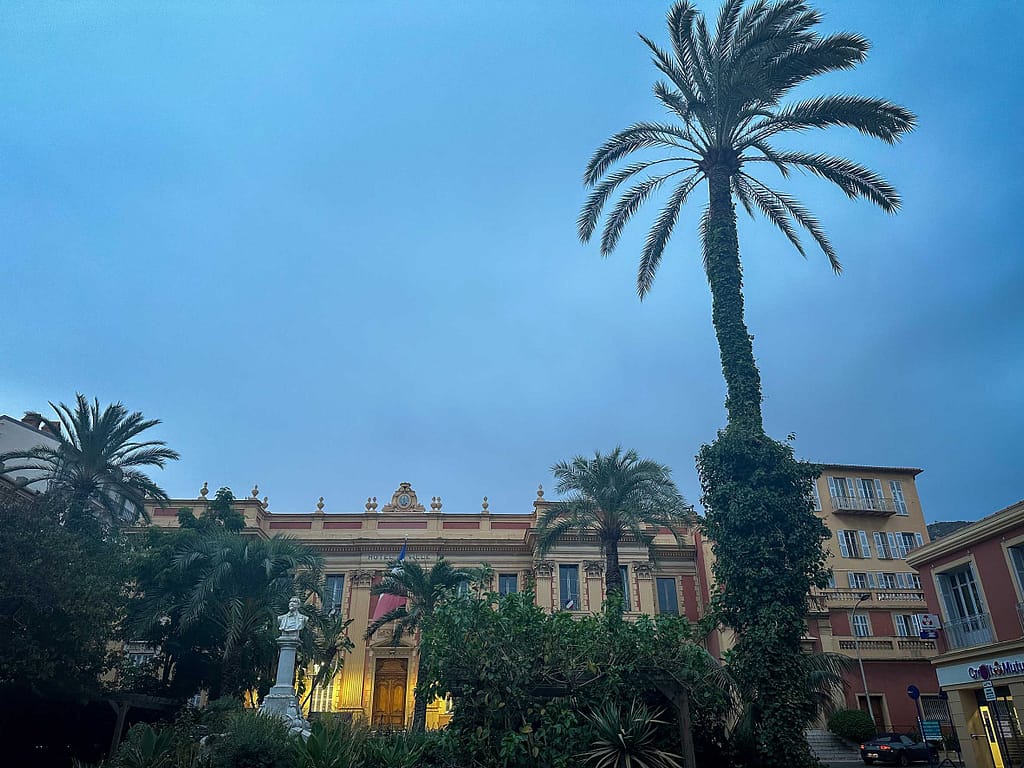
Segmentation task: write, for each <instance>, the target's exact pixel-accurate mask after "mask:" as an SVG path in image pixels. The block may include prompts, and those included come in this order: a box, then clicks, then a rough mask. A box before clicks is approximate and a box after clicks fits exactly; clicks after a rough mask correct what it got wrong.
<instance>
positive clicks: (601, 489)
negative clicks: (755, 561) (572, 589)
mask: <svg viewBox="0 0 1024 768" xmlns="http://www.w3.org/2000/svg"><path fill="white" fill-rule="evenodd" d="M551 473H552V474H553V475H554V476H555V479H556V480H557V481H558V484H557V485H556V486H555V490H556V491H557V492H558V493H559V494H563V495H564V494H568V498H567V499H565V500H564V501H560V502H555V503H553V504H552V505H551V506H549V507H548V508H547V509H545V510H544V512H543V513H542V514H541V516H540V519H539V520H538V521H537V543H538V548H539V550H540V552H541V553H544V552H547V551H549V550H550V549H551V547H553V546H554V545H555V544H556V543H557V542H558V541H559V540H560V539H561V538H562V537H564V536H565V535H566V534H568V533H569V532H570V531H576V530H580V531H587V532H592V533H593V534H595V535H596V536H597V538H598V539H599V540H600V542H601V549H602V551H603V552H604V556H605V576H604V578H605V591H606V593H607V594H608V595H611V594H612V593H618V594H619V595H621V594H622V590H623V584H622V571H621V570H620V567H619V542H621V541H622V539H623V537H624V536H627V535H631V536H632V537H633V538H634V539H635V540H636V541H639V542H647V541H648V539H649V536H648V534H647V533H646V530H645V529H646V528H647V527H648V526H655V527H659V528H667V529H669V530H670V531H671V532H672V535H673V536H675V537H676V540H677V541H679V540H680V532H681V529H682V528H683V527H685V526H686V525H688V524H690V523H692V522H693V520H694V517H693V508H692V507H690V506H689V505H688V504H687V503H686V501H685V500H684V499H683V496H682V494H680V493H679V489H678V488H676V484H675V483H674V482H673V480H672V470H671V469H669V468H668V467H667V466H665V465H664V464H659V463H658V462H656V461H652V460H651V459H641V458H640V455H639V454H638V453H637V452H636V451H633V450H629V451H623V450H622V447H621V446H616V448H615V450H613V451H612V452H611V453H609V454H607V455H602V454H601V453H600V451H597V452H595V453H594V456H593V458H590V459H588V458H586V457H585V456H576V457H575V458H574V459H572V461H560V462H558V463H557V464H555V465H554V466H553V467H552V468H551Z"/></svg>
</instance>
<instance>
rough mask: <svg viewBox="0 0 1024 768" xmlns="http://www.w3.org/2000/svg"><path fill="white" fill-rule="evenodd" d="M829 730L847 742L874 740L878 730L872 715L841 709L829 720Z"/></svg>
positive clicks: (855, 710)
mask: <svg viewBox="0 0 1024 768" xmlns="http://www.w3.org/2000/svg"><path fill="white" fill-rule="evenodd" d="M828 729H829V730H830V731H832V733H834V734H835V735H836V736H838V737H839V738H841V739H846V740H847V741H853V742H861V741H867V740H868V739H871V738H874V736H875V733H876V729H875V724H874V722H872V720H871V717H870V715H868V713H867V712H862V711H861V710H859V709H840V710H837V711H836V712H833V713H832V716H831V717H830V718H829V719H828Z"/></svg>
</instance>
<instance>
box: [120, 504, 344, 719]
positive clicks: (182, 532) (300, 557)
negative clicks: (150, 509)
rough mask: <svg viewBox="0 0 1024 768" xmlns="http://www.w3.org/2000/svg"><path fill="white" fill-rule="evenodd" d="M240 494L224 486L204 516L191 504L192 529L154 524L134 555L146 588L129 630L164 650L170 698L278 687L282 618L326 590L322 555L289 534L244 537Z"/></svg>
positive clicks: (163, 675) (133, 606) (186, 515)
mask: <svg viewBox="0 0 1024 768" xmlns="http://www.w3.org/2000/svg"><path fill="white" fill-rule="evenodd" d="M233 499H234V497H233V495H232V494H231V491H230V490H229V489H227V488H222V489H220V490H219V491H218V492H217V495H216V497H215V498H214V500H213V502H211V505H210V509H208V510H207V511H205V512H204V513H203V514H202V515H201V516H200V517H199V518H196V517H195V516H194V515H193V514H192V513H191V511H188V510H183V511H182V512H180V513H179V519H181V520H182V521H183V527H182V528H180V529H177V530H157V529H150V530H147V531H146V532H145V533H144V534H143V537H141V538H140V541H139V542H138V545H137V546H136V548H135V551H134V553H133V554H134V556H133V560H132V575H133V577H134V580H135V582H136V584H137V585H138V589H137V591H136V594H135V596H134V597H133V599H132V600H131V602H130V604H129V615H130V621H129V624H128V630H129V634H130V635H131V639H145V640H147V641H148V642H149V643H151V644H152V645H153V646H154V647H159V648H160V657H159V664H160V676H159V677H160V680H161V683H162V685H163V686H164V687H165V689H166V693H165V695H172V696H176V697H177V698H179V699H184V698H187V697H188V696H191V695H192V694H194V693H195V692H196V690H198V689H199V688H200V687H205V688H208V689H209V690H210V691H211V695H212V696H214V697H217V696H221V695H235V696H241V695H242V694H243V693H244V692H245V691H249V690H251V689H257V690H260V691H264V690H266V689H268V688H269V686H270V685H271V684H272V683H273V680H272V675H273V668H274V662H275V659H276V658H277V647H276V645H275V638H276V634H277V633H276V626H275V624H274V616H275V615H276V614H277V613H281V612H283V611H284V609H285V606H286V605H287V603H288V600H289V598H290V597H292V596H293V595H298V596H299V597H300V598H301V599H303V600H305V599H306V598H308V597H309V596H310V595H312V594H316V593H318V592H319V591H320V589H321V579H322V563H323V560H322V558H321V557H320V555H318V554H317V553H316V552H315V551H314V550H313V549H311V548H310V547H308V546H306V545H305V544H303V543H301V542H299V541H296V540H295V539H291V538H288V537H284V536H275V537H273V538H271V539H263V538H257V537H254V536H246V535H243V534H241V533H238V532H237V530H235V529H236V528H237V525H238V521H239V518H240V515H239V514H238V513H237V512H235V511H234V510H233V508H232V506H231V502H232V501H233ZM311 612H312V611H311ZM314 625H317V626H319V625H318V624H317V623H316V622H314ZM312 632H313V630H312V628H311V629H308V630H306V634H310V633H312ZM308 641H309V644H310V648H313V647H314V641H313V640H312V639H308ZM335 647H336V648H337V647H338V643H335ZM332 663H334V662H333V660H332Z"/></svg>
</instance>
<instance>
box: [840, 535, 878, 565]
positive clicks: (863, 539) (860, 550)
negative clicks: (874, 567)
mask: <svg viewBox="0 0 1024 768" xmlns="http://www.w3.org/2000/svg"><path fill="white" fill-rule="evenodd" d="M836 536H837V537H838V539H839V553H840V554H841V555H842V556H843V557H853V558H865V557H871V545H870V544H869V543H868V533H867V531H851V530H842V531H836Z"/></svg>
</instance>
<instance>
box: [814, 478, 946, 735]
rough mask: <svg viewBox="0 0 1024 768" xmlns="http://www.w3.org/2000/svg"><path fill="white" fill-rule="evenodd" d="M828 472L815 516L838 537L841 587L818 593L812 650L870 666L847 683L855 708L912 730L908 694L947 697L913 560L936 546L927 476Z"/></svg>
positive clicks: (819, 483) (835, 555) (835, 559)
mask: <svg viewBox="0 0 1024 768" xmlns="http://www.w3.org/2000/svg"><path fill="white" fill-rule="evenodd" d="M821 466H822V473H821V476H820V477H818V478H817V480H816V482H815V485H814V493H815V508H816V510H817V512H818V513H819V514H820V515H821V517H822V519H823V520H824V522H825V524H826V525H827V526H828V528H829V531H830V532H831V538H830V540H829V544H828V550H829V554H830V561H829V562H830V565H831V567H832V579H831V582H830V584H829V586H828V588H827V589H824V590H815V591H814V593H813V594H812V598H811V606H812V610H811V613H810V615H809V617H808V644H809V645H811V646H812V647H815V648H817V649H820V650H822V651H831V652H835V653H841V654H844V655H846V656H850V657H851V658H855V659H859V662H860V664H862V665H863V670H864V675H863V677H862V676H861V672H860V667H859V665H858V667H857V668H855V669H854V670H853V671H852V672H851V673H849V674H848V675H847V683H848V687H847V694H846V702H845V705H846V706H848V707H851V708H860V709H863V710H865V711H869V710H870V711H871V713H872V715H873V716H874V718H875V721H876V722H877V723H878V726H879V728H880V729H882V728H884V729H886V730H896V731H903V730H911V729H913V728H915V727H916V722H917V710H916V706H915V704H914V702H913V701H912V700H911V699H910V698H909V697H908V696H907V686H909V685H916V686H917V687H918V689H919V690H920V691H921V692H922V694H923V699H924V701H925V702H926V704H929V705H930V704H932V703H933V702H938V693H939V690H938V682H937V680H936V677H935V673H934V670H933V669H932V666H931V663H930V660H931V659H932V658H933V657H934V656H935V655H936V654H937V653H938V651H937V648H936V644H935V641H934V640H929V639H922V638H921V630H922V627H921V615H922V614H924V613H927V603H926V601H925V593H924V591H923V589H922V584H921V580H920V577H919V576H918V574H917V571H916V570H915V569H914V568H913V567H912V566H911V565H910V563H909V562H908V560H907V558H908V557H910V556H911V553H912V552H913V551H915V550H917V549H918V548H920V547H922V546H924V545H925V544H927V542H928V529H927V527H926V524H925V518H924V514H923V512H922V509H921V501H920V498H919V497H918V494H917V485H916V482H915V481H916V477H917V475H918V474H920V472H921V470H920V469H914V468H909V467H876V466H859V465H849V464H823V465H821ZM865 681H866V683H867V685H866V689H867V690H865ZM869 702H870V703H869Z"/></svg>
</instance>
